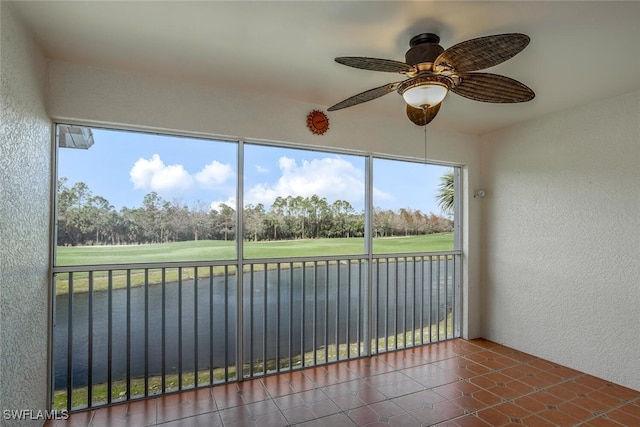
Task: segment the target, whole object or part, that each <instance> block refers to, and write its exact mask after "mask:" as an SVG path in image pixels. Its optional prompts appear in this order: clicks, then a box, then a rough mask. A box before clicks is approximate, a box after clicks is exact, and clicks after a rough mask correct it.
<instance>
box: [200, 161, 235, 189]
mask: <svg viewBox="0 0 640 427" xmlns="http://www.w3.org/2000/svg"><path fill="white" fill-rule="evenodd" d="M234 176H235V173H234V172H233V169H232V168H231V166H230V165H228V164H225V163H220V162H218V161H217V160H213V161H212V162H211V163H209V164H208V165H206V166H205V167H204V168H203V169H202V170H201V171H200V172H198V173H196V174H195V179H196V181H197V182H198V184H200V186H202V187H203V188H207V189H212V188H215V187H216V186H217V185H220V184H223V183H225V182H226V181H227V180H229V179H231V178H233V177H234Z"/></svg>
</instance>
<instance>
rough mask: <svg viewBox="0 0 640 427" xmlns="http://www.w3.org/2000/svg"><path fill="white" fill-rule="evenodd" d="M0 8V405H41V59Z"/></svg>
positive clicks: (47, 152) (46, 176) (44, 119)
mask: <svg viewBox="0 0 640 427" xmlns="http://www.w3.org/2000/svg"><path fill="white" fill-rule="evenodd" d="M0 15H1V16H0V19H1V25H0V29H1V33H0V38H1V45H0V49H1V52H0V54H1V62H0V76H1V84H0V99H1V100H2V119H1V123H0V254H1V255H0V409H2V410H5V409H18V410H19V409H32V410H44V409H46V408H47V389H48V385H49V379H48V375H47V357H48V354H47V353H48V346H47V339H48V338H47V337H48V330H49V326H48V299H49V290H48V286H49V285H48V279H47V277H48V266H49V206H50V201H49V199H50V197H49V193H50V170H51V136H50V132H51V123H50V120H49V118H48V116H47V114H46V112H45V96H44V93H45V81H46V79H45V75H46V74H45V71H46V64H45V62H44V59H43V57H42V56H41V55H40V54H39V51H38V49H37V47H36V46H35V44H34V43H33V40H32V39H31V37H30V36H29V35H28V34H27V33H26V32H25V31H24V28H23V26H22V25H21V23H20V22H19V21H18V20H17V19H16V17H15V15H14V14H13V12H12V9H11V5H10V4H7V3H6V2H0ZM0 423H7V424H8V425H22V424H24V425H40V424H42V421H22V422H18V421H6V420H4V419H0Z"/></svg>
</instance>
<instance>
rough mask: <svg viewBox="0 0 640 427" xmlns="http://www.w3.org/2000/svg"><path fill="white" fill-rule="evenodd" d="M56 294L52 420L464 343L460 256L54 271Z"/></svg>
mask: <svg viewBox="0 0 640 427" xmlns="http://www.w3.org/2000/svg"><path fill="white" fill-rule="evenodd" d="M240 269H242V274H238V271H239V270H240ZM54 286H55V292H54V295H55V297H54V331H53V337H54V338H53V342H54V344H53V356H52V357H53V367H54V375H53V377H54V378H53V389H54V409H67V410H78V409H85V408H92V407H98V406H102V405H108V404H111V403H115V402H120V401H127V400H134V399H138V398H144V397H147V396H152V395H159V394H165V393H171V392H175V391H181V390H186V389H190V388H197V387H206V386H211V385H214V384H218V383H226V382H232V381H239V380H242V379H247V378H255V377H259V376H264V375H268V374H272V373H278V372H282V371H291V370H295V369H301V368H303V367H308V366H315V365H320V364H327V363H331V362H337V361H341V360H346V359H352V358H358V357H363V356H368V355H372V354H377V353H383V352H387V351H392V350H395V349H400V348H407V347H412V346H416V345H422V344H426V343H431V342H437V341H442V340H446V339H452V338H457V337H459V336H460V324H461V302H462V294H461V256H460V253H459V252H457V251H452V252H437V253H419V254H402V255H400V254H394V255H375V256H340V257H314V258H295V259H293V258H286V259H260V260H243V261H242V263H239V262H238V261H229V262H227V261H225V262H191V263H189V262H185V263H165V264H148V265H142V264H135V265H100V266H74V267H56V268H55V270H54Z"/></svg>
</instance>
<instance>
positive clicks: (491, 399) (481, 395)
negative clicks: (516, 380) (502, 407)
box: [471, 390, 502, 407]
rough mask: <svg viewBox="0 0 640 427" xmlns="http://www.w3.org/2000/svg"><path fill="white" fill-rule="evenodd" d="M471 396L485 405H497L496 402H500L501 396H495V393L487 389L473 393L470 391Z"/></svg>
mask: <svg viewBox="0 0 640 427" xmlns="http://www.w3.org/2000/svg"><path fill="white" fill-rule="evenodd" d="M471 396H472V397H473V398H474V399H476V400H479V401H480V402H482V403H483V404H484V406H485V407H487V406H493V405H497V404H498V403H500V402H502V398H500V397H499V396H496V395H495V394H493V393H491V392H489V391H487V390H480V391H477V392H475V393H471Z"/></svg>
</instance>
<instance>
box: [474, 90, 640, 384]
mask: <svg viewBox="0 0 640 427" xmlns="http://www.w3.org/2000/svg"><path fill="white" fill-rule="evenodd" d="M482 150H483V174H484V183H485V185H486V187H487V197H486V198H485V200H484V201H483V203H484V208H485V210H484V212H483V215H484V218H485V221H484V226H483V230H484V232H485V233H486V234H485V236H484V250H485V261H484V262H485V265H486V271H485V278H484V296H485V304H484V310H483V313H484V319H483V320H484V333H483V335H484V336H486V337H487V338H489V339H491V340H494V341H497V342H500V343H504V344H506V345H508V346H512V347H516V348H518V349H520V350H522V351H525V352H528V353H532V354H535V355H537V356H540V357H543V358H546V359H550V360H552V361H555V362H556V363H560V364H564V365H567V366H570V367H572V368H575V369H578V370H582V371H585V372H587V373H590V374H593V375H595V376H598V377H602V378H605V379H608V380H610V381H613V382H616V383H620V384H623V385H626V386H630V387H632V388H635V389H637V390H640V370H639V369H638V367H639V365H638V361H639V359H638V357H639V356H638V355H639V354H640V339H639V338H638V331H639V330H640V283H639V280H640V279H639V278H640V222H639V219H638V218H640V217H639V212H640V168H639V166H638V165H640V92H633V93H629V94H626V95H623V96H618V97H615V98H612V99H607V100H604V101H603V102H600V103H598V104H590V105H586V106H582V107H579V108H575V109H572V110H569V111H565V112H562V113H558V114H556V115H554V116H550V117H547V118H544V119H540V120H536V121H531V122H528V123H525V124H522V125H520V126H515V127H513V128H511V129H508V130H504V131H502V132H497V133H494V134H491V135H486V136H484V137H483V141H482Z"/></svg>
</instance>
